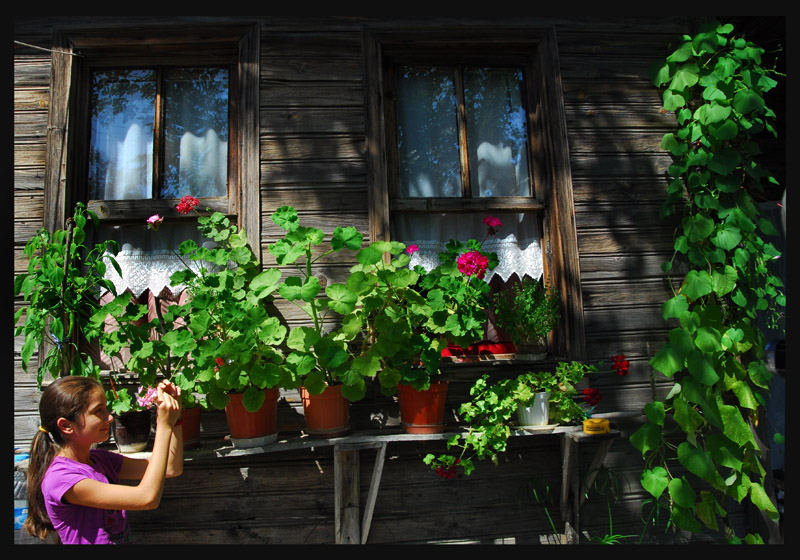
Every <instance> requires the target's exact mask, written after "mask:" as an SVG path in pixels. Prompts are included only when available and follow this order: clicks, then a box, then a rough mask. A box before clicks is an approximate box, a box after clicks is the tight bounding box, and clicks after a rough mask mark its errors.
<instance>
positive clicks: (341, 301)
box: [269, 206, 366, 401]
mask: <svg viewBox="0 0 800 560" xmlns="http://www.w3.org/2000/svg"><path fill="white" fill-rule="evenodd" d="M272 221H273V222H275V224H276V225H278V226H279V227H281V228H282V229H283V230H284V231H285V234H284V236H283V238H281V239H279V240H278V241H276V242H275V243H273V244H271V245H270V246H269V252H270V253H271V254H272V255H273V256H274V257H275V260H276V262H277V264H278V265H279V266H289V265H291V266H293V267H294V270H295V271H296V272H297V274H296V275H289V276H287V277H286V279H285V280H284V281H283V282H282V283H280V286H279V288H278V292H279V293H280V295H281V296H282V297H283V298H285V299H286V300H287V301H289V302H291V303H293V304H294V305H296V306H297V307H298V308H299V309H300V310H302V311H303V312H304V313H305V314H306V315H307V317H308V318H309V321H310V326H309V325H301V326H297V327H294V328H292V329H291V330H290V332H289V334H288V336H287V338H286V346H287V347H288V349H289V353H288V355H287V356H286V365H287V367H288V368H289V369H291V370H292V372H293V376H294V377H293V379H294V382H295V385H297V386H299V385H303V386H304V387H305V388H306V390H307V391H308V392H309V393H311V394H312V395H316V394H320V393H322V392H323V391H324V390H325V387H326V386H328V385H332V384H341V385H342V395H343V396H344V397H345V398H346V399H348V400H350V401H355V400H359V399H361V398H363V396H364V394H365V392H366V386H365V382H364V378H363V376H362V375H360V372H359V371H358V370H357V369H353V368H352V367H351V354H350V352H349V345H350V344H351V342H352V338H353V337H348V336H347V335H346V334H345V333H344V332H343V331H342V330H341V329H339V328H337V327H338V326H339V325H340V324H341V323H340V321H341V318H342V317H343V316H344V315H346V314H348V313H350V312H351V311H352V310H353V308H354V305H355V302H356V297H357V296H356V294H355V293H353V291H352V289H351V287H350V285H348V284H342V283H331V284H329V285H327V286H325V287H324V288H323V286H322V284H321V283H320V280H319V278H318V277H317V276H315V275H314V271H313V267H314V265H315V264H316V263H318V262H319V261H320V259H323V258H325V257H326V256H328V255H330V254H332V253H336V252H338V251H341V250H343V249H348V250H351V251H355V250H359V249H361V247H362V243H363V236H362V235H361V233H360V232H359V231H358V230H357V229H356V228H354V227H341V226H339V227H337V228H336V229H335V231H334V232H333V235H332V237H331V240H330V248H329V249H328V250H327V251H324V252H318V248H319V246H321V245H322V243H323V241H324V239H325V234H324V232H323V231H322V230H320V229H318V228H314V227H307V226H303V225H301V224H300V220H299V215H298V213H297V210H296V209H294V208H293V207H291V206H283V207H281V208H279V209H278V210H276V211H275V212H274V213H273V214H272ZM317 253H319V254H317Z"/></svg>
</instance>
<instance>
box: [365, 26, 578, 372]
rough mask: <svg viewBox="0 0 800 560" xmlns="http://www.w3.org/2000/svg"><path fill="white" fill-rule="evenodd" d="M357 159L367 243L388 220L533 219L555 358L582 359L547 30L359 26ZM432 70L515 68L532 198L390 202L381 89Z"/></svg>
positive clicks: (558, 93) (556, 84) (391, 170)
mask: <svg viewBox="0 0 800 560" xmlns="http://www.w3.org/2000/svg"><path fill="white" fill-rule="evenodd" d="M363 45H364V53H365V70H366V81H367V82H366V103H367V131H366V132H367V137H366V154H367V160H368V165H369V178H370V183H371V184H370V189H369V197H370V202H369V205H370V237H371V239H390V237H391V234H390V231H391V230H390V216H391V214H392V213H394V212H398V211H399V212H447V211H455V212H490V211H498V212H499V211H515V212H532V213H536V214H538V215H540V217H541V224H542V249H543V251H544V257H545V258H544V262H543V269H544V278H545V280H546V282H547V283H548V284H549V285H552V286H554V287H555V288H556V289H558V291H559V293H560V295H561V303H562V320H561V322H560V325H559V327H558V329H557V331H556V332H555V333H554V340H553V346H552V353H553V355H554V357H555V358H563V359H575V360H580V359H584V357H585V336H584V319H583V300H582V292H581V285H580V267H579V262H578V246H577V233H576V230H575V214H574V206H573V199H572V176H571V171H570V163H569V148H568V139H567V127H566V114H565V110H564V105H563V93H562V88H561V77H560V70H559V68H560V66H559V61H558V53H557V48H556V45H557V43H556V38H555V33H554V31H553V30H552V29H549V28H548V29H535V30H530V29H527V30H515V29H509V28H503V29H500V28H495V29H487V28H480V29H474V30H463V29H452V28H446V27H445V28H442V27H435V28H434V27H431V28H422V29H420V28H416V29H410V28H409V29H399V30H398V29H392V30H385V29H379V28H365V30H364V36H363ZM439 53H441V55H439ZM424 61H428V62H431V63H433V62H435V63H436V64H439V65H442V66H445V65H449V64H448V63H452V62H454V61H456V62H459V63H464V64H467V63H476V62H481V63H486V62H487V61H488V62H490V63H491V64H492V65H494V64H495V63H496V64H497V65H501V64H503V63H504V62H505V63H513V64H514V65H515V66H523V70H524V74H525V76H526V78H525V88H524V90H525V91H523V95H524V101H525V103H526V108H527V124H528V127H529V129H528V134H529V154H530V158H531V159H530V163H531V166H532V168H533V173H532V175H531V176H530V177H531V182H532V196H530V197H519V196H517V197H493V198H481V197H471V198H455V197H453V198H448V199H444V198H422V199H394V198H393V197H392V194H393V189H394V184H395V173H396V169H397V163H396V160H395V156H394V153H395V150H394V149H393V148H391V147H389V146H388V143H389V142H390V141H391V139H392V138H394V136H395V135H394V132H392V130H393V128H392V127H394V126H395V122H394V118H393V115H392V109H391V107H392V105H393V98H392V96H393V92H392V88H390V87H388V84H387V83H386V80H387V74H388V71H389V68H390V67H391V65H393V64H395V63H397V62H402V63H404V64H405V63H406V62H414V63H416V62H424Z"/></svg>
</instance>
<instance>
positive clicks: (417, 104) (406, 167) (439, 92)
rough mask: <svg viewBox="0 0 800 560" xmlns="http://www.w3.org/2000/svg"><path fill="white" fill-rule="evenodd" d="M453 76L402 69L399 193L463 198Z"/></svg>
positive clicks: (438, 71) (446, 72)
mask: <svg viewBox="0 0 800 560" xmlns="http://www.w3.org/2000/svg"><path fill="white" fill-rule="evenodd" d="M456 107H457V100H456V94H455V82H454V77H453V72H452V71H449V70H442V69H438V68H418V67H408V66H406V67H401V68H399V69H398V75H397V137H398V140H397V147H398V154H399V160H400V161H399V184H398V194H399V195H400V196H401V197H403V198H407V197H444V196H461V172H460V165H459V157H458V129H457V121H456Z"/></svg>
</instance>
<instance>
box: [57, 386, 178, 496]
mask: <svg viewBox="0 0 800 560" xmlns="http://www.w3.org/2000/svg"><path fill="white" fill-rule="evenodd" d="M162 385H163V383H162V384H159V386H158V412H157V416H156V435H155V441H154V442H153V452H152V454H151V456H150V459H149V461H146V460H142V459H140V460H139V461H146V462H147V466H146V468H145V470H144V473H143V475H142V477H141V481H140V482H139V484H137V485H136V486H126V485H123V484H106V483H103V482H99V481H97V480H92V479H89V478H85V479H83V480H81V481H79V482H77V483H76V484H75V485H74V486H73V487H72V488H70V489H69V490H67V492H66V493H65V494H64V498H65V499H66V500H67V501H68V502H69V503H71V504H75V505H82V506H87V507H94V508H100V509H114V510H119V509H125V510H146V509H155V508H157V507H158V505H159V504H160V503H161V494H162V492H163V490H164V478H165V475H166V472H167V464H168V462H169V459H170V455H171V453H170V448H171V442H172V441H173V439H178V438H174V437H173V426H174V424H175V422H176V421H177V420H178V418H179V417H180V415H181V406H180V401H178V400H176V399H175V398H174V397H172V396H171V395H170V394H168V393H167V392H166V391H165V390H164V387H163V386H162ZM178 429H180V428H178ZM180 439H181V451H180V452H179V453H180V458H181V460H182V458H183V452H182V449H183V440H182V438H180ZM173 457H174V455H173ZM135 464H136V463H128V467H130V466H131V465H135ZM138 465H140V466H141V465H142V463H141V462H139V463H138ZM125 468H126V467H125V461H123V469H125ZM121 474H122V472H121ZM126 474H128V473H126Z"/></svg>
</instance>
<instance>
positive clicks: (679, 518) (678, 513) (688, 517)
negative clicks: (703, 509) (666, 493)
mask: <svg viewBox="0 0 800 560" xmlns="http://www.w3.org/2000/svg"><path fill="white" fill-rule="evenodd" d="M669 518H670V521H672V523H674V524H675V526H676V527H678V528H679V529H683V530H684V531H690V532H693V533H697V532H700V531H701V530H702V529H703V525H702V524H701V523H700V522H699V521H698V520H697V519H696V518H695V517H694V515H692V512H691V510H688V509H686V508H682V507H680V506H677V505H676V506H674V507H673V508H672V511H671V512H670V516H669Z"/></svg>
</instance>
